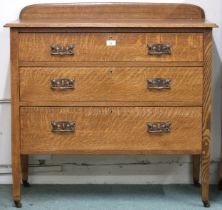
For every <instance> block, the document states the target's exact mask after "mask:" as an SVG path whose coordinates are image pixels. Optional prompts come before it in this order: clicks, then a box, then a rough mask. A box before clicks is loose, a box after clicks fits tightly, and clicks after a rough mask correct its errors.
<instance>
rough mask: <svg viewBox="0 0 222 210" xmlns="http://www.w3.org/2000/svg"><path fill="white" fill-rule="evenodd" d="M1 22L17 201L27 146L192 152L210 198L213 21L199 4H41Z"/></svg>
mask: <svg viewBox="0 0 222 210" xmlns="http://www.w3.org/2000/svg"><path fill="white" fill-rule="evenodd" d="M6 26H8V27H10V28H11V83H12V148H13V149H12V157H13V199H14V201H15V205H16V206H17V207H21V203H20V180H21V179H22V181H23V184H24V186H27V185H28V182H27V180H28V155H32V154H92V155H93V154H156V155H158V154H162V155H163V154H172V155H192V156H193V164H194V167H193V168H194V170H193V179H194V183H195V184H196V185H198V183H199V173H200V170H199V169H200V168H201V183H202V200H203V202H204V205H205V206H209V199H208V189H209V162H210V150H209V148H210V112H211V48H212V35H211V34H212V27H214V26H215V25H214V24H211V23H208V22H206V21H205V18H204V12H203V10H202V9H201V8H199V7H197V6H194V5H186V4H119V3H118V4H67V5H66V4H49V5H48V4H47V5H44V4H43V5H33V6H29V7H26V8H24V9H23V10H22V12H21V14H20V19H19V21H17V22H14V23H10V24H7V25H6ZM20 168H21V169H22V170H21V174H20Z"/></svg>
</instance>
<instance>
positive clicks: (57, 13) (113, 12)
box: [20, 3, 205, 21]
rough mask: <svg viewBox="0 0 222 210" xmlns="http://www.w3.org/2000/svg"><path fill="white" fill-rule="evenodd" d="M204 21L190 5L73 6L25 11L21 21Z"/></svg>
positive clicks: (200, 11)
mask: <svg viewBox="0 0 222 210" xmlns="http://www.w3.org/2000/svg"><path fill="white" fill-rule="evenodd" d="M61 18H63V19H138V18H139V19H204V18H205V15H204V11H203V10H202V9H201V8H200V7H198V6H195V5H190V4H150V3H97V4H95V3H76V4H38V5H31V6H27V7H25V8H24V9H23V10H22V11H21V13H20V20H38V19H47V20H48V19H55V20H57V21H60V20H61Z"/></svg>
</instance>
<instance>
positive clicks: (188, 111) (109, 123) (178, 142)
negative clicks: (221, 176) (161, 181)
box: [20, 107, 202, 154]
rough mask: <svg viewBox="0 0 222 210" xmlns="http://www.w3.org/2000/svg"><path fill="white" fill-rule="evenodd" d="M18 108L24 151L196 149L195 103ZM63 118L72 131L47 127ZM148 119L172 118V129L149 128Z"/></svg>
mask: <svg viewBox="0 0 222 210" xmlns="http://www.w3.org/2000/svg"><path fill="white" fill-rule="evenodd" d="M20 114H21V118H20V120H21V151H22V153H23V154H60V153H61V154H64V153H65V154H192V153H194V154H195V153H199V152H200V150H201V133H202V128H201V120H202V109H201V108H200V107H197V108H188V107H186V108H183V107H177V108H170V107H169V108H158V107H153V108H148V107H131V108H130V107H129V108H126V107H122V108H120V107H103V108H101V107H86V108H83V107H73V108H64V107H61V108H59V107H57V108H56V107H42V108H41V107H22V108H20ZM67 120H70V121H74V122H75V124H76V126H75V132H74V133H63V134H59V133H53V132H52V131H51V129H52V128H51V121H67ZM147 122H171V123H172V128H171V132H170V133H164V134H150V133H149V132H147ZM184 134H186V135H184ZM190 145H192V147H191V146H190Z"/></svg>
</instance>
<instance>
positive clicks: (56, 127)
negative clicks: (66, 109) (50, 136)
mask: <svg viewBox="0 0 222 210" xmlns="http://www.w3.org/2000/svg"><path fill="white" fill-rule="evenodd" d="M51 126H52V132H62V133H64V132H74V131H75V122H73V121H52V122H51Z"/></svg>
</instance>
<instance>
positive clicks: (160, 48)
mask: <svg viewBox="0 0 222 210" xmlns="http://www.w3.org/2000/svg"><path fill="white" fill-rule="evenodd" d="M147 47H148V54H149V55H164V54H166V55H170V54H171V45H170V44H148V45H147Z"/></svg>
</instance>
